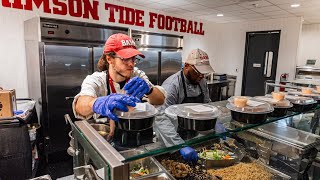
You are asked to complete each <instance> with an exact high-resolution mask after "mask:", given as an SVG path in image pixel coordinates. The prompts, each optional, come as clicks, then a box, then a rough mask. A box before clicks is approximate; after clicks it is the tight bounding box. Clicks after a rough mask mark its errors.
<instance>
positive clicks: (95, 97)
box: [73, 33, 166, 136]
mask: <svg viewBox="0 0 320 180" xmlns="http://www.w3.org/2000/svg"><path fill="white" fill-rule="evenodd" d="M138 55H139V56H141V57H143V58H144V55H143V54H142V53H141V52H139V51H138V50H137V49H136V45H135V42H134V41H133V40H132V39H131V38H130V37H129V36H127V35H125V34H120V33H119V34H114V35H112V36H110V37H109V38H108V40H107V41H106V44H105V47H104V51H103V55H102V57H101V58H100V60H99V62H98V69H99V71H100V72H95V73H93V74H92V75H89V76H87V77H86V78H85V80H84V81H83V83H82V85H81V91H80V93H79V94H77V95H76V96H75V99H74V101H73V112H74V114H75V117H76V118H79V119H90V118H91V117H92V116H93V115H94V118H97V117H98V115H101V116H105V117H107V118H108V119H111V120H114V121H118V118H117V116H116V115H115V114H114V110H115V109H118V110H120V111H124V112H127V111H128V106H132V107H134V106H136V103H137V102H140V100H141V99H142V98H146V100H147V101H148V102H149V103H150V104H153V105H161V104H163V103H164V100H165V96H166V92H165V90H164V89H163V88H162V87H161V86H154V85H153V84H152V83H151V82H150V81H149V79H148V77H147V76H146V74H145V73H144V72H143V71H141V70H139V69H138V68H136V67H134V66H135V63H136V61H137V59H136V56H138ZM110 129H112V127H110ZM112 133H113V132H110V135H111V136H112Z"/></svg>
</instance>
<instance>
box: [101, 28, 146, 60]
mask: <svg viewBox="0 0 320 180" xmlns="http://www.w3.org/2000/svg"><path fill="white" fill-rule="evenodd" d="M108 52H115V53H116V54H117V55H118V56H120V57H122V58H125V59H126V58H131V57H133V56H136V55H139V56H141V57H143V58H144V57H145V56H144V55H143V54H142V53H141V52H140V51H138V50H137V47H136V43H135V42H134V41H133V40H132V38H131V37H130V36H128V35H125V34H121V33H118V34H113V35H111V36H110V37H109V38H108V39H107V41H106V44H105V45H104V51H103V53H104V54H105V53H108Z"/></svg>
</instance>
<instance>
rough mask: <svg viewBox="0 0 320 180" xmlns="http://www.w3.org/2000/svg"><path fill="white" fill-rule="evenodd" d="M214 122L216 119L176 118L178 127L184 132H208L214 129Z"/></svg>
mask: <svg viewBox="0 0 320 180" xmlns="http://www.w3.org/2000/svg"><path fill="white" fill-rule="evenodd" d="M216 121H217V118H214V119H206V120H200V119H189V118H184V117H180V116H178V124H179V127H181V128H183V129H186V130H194V131H208V130H211V129H214V128H215V126H216Z"/></svg>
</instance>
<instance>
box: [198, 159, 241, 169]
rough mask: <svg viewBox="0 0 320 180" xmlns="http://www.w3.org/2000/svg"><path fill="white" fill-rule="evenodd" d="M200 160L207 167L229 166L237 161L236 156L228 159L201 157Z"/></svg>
mask: <svg viewBox="0 0 320 180" xmlns="http://www.w3.org/2000/svg"><path fill="white" fill-rule="evenodd" d="M200 159H201V160H202V161H204V165H205V166H206V167H207V168H213V167H228V166H231V165H233V164H235V163H236V162H238V161H239V159H238V158H236V159H229V160H211V159H202V158H200Z"/></svg>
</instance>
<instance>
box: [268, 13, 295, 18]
mask: <svg viewBox="0 0 320 180" xmlns="http://www.w3.org/2000/svg"><path fill="white" fill-rule="evenodd" d="M270 17H271V18H275V19H277V18H288V17H296V16H295V15H294V14H284V15H271V16H270Z"/></svg>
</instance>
